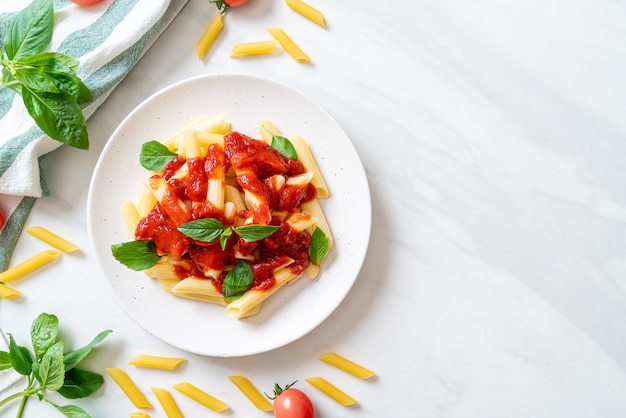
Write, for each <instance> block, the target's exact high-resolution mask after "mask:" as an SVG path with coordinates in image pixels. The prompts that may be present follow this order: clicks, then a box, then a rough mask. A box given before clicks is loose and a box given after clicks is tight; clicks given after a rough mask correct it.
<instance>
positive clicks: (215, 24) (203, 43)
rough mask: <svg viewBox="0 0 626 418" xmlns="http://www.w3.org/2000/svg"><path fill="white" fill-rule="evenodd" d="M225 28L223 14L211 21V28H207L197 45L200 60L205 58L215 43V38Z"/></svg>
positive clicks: (217, 15)
mask: <svg viewBox="0 0 626 418" xmlns="http://www.w3.org/2000/svg"><path fill="white" fill-rule="evenodd" d="M223 27H224V19H223V18H222V14H221V13H218V14H216V15H215V17H214V18H213V19H212V20H211V23H209V26H207V28H206V30H205V31H204V33H203V34H202V36H201V37H200V39H199V40H198V43H197V44H196V52H197V54H198V58H200V59H202V58H204V56H205V55H206V53H207V51H208V50H209V48H210V47H211V45H212V44H213V41H215V38H216V37H217V35H218V34H219V33H220V31H221V30H222V28H223Z"/></svg>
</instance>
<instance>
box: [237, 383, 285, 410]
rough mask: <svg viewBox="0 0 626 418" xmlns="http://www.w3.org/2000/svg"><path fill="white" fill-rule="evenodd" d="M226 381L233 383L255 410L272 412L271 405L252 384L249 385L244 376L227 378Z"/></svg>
mask: <svg viewBox="0 0 626 418" xmlns="http://www.w3.org/2000/svg"><path fill="white" fill-rule="evenodd" d="M228 379H230V381H231V382H233V384H234V385H235V386H237V389H239V390H240V391H241V393H243V394H244V395H245V397H246V398H248V400H250V402H252V403H253V404H254V406H256V407H257V409H260V410H261V411H265V412H269V411H273V410H274V407H273V406H272V404H271V403H269V402H268V400H267V399H266V398H265V396H263V395H262V394H261V393H260V392H259V391H258V390H257V389H256V388H255V387H254V386H253V385H252V383H250V381H249V380H248V378H246V377H245V376H228Z"/></svg>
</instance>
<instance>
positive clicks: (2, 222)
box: [0, 210, 4, 229]
mask: <svg viewBox="0 0 626 418" xmlns="http://www.w3.org/2000/svg"><path fill="white" fill-rule="evenodd" d="M3 225H4V215H3V214H2V211H1V210H0V229H2V226H3Z"/></svg>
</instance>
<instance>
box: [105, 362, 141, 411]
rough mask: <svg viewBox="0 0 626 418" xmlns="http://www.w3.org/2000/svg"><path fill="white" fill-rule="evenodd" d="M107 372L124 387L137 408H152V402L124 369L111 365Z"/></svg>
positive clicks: (123, 390)
mask: <svg viewBox="0 0 626 418" xmlns="http://www.w3.org/2000/svg"><path fill="white" fill-rule="evenodd" d="M106 372H107V373H108V374H109V376H111V378H112V379H113V381H114V382H115V383H117V385H118V386H119V387H120V389H122V392H124V394H126V396H127V397H128V399H129V400H130V401H131V402H132V403H133V405H135V408H139V409H152V404H151V403H150V401H148V399H146V397H145V396H144V395H143V393H141V391H140V390H139V388H138V387H137V386H136V385H135V383H134V382H133V381H132V380H131V378H130V377H128V375H127V374H126V372H124V370H122V369H117V368H114V367H109V368H107V369H106Z"/></svg>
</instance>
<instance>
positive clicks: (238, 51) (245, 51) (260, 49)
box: [230, 40, 277, 57]
mask: <svg viewBox="0 0 626 418" xmlns="http://www.w3.org/2000/svg"><path fill="white" fill-rule="evenodd" d="M276 45H277V42H276V41H274V40H271V41H259V42H244V43H240V44H235V46H233V49H232V50H231V51H230V56H231V57H243V56H247V55H263V54H269V53H271V52H272V51H273V50H274V49H276Z"/></svg>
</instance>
